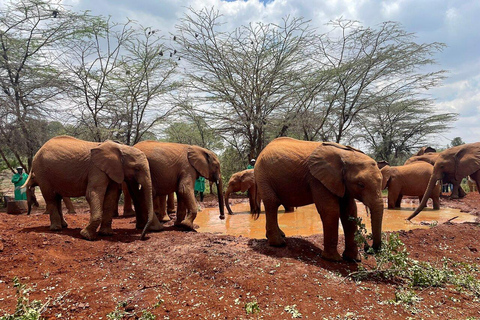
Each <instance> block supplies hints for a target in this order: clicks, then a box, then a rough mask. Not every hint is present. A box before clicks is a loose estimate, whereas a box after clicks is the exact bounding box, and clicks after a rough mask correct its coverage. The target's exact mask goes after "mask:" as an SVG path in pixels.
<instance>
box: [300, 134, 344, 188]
mask: <svg viewBox="0 0 480 320" xmlns="http://www.w3.org/2000/svg"><path fill="white" fill-rule="evenodd" d="M338 146H341V145H338ZM338 146H337V145H336V144H332V143H322V144H321V145H320V146H318V147H317V148H316V149H315V150H313V152H312V153H311V154H310V156H309V157H308V160H307V163H308V168H309V170H310V173H311V174H312V176H314V177H315V178H316V179H318V180H319V181H320V182H321V183H322V184H323V185H324V186H325V187H326V188H327V189H328V190H329V191H330V192H332V193H333V194H335V195H336V196H338V197H343V196H344V195H345V181H344V168H345V163H344V161H343V159H342V153H343V152H344V151H343V152H342V149H343V150H349V149H347V148H346V147H343V146H341V147H343V148H339V147H338Z"/></svg>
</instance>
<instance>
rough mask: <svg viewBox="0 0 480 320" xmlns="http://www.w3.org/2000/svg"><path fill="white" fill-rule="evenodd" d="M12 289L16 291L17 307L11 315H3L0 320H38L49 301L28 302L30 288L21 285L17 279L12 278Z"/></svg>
mask: <svg viewBox="0 0 480 320" xmlns="http://www.w3.org/2000/svg"><path fill="white" fill-rule="evenodd" d="M13 287H14V288H16V290H17V293H16V295H17V306H16V308H15V312H14V313H13V314H11V315H3V316H1V317H0V320H40V319H43V318H42V317H41V314H42V312H43V311H45V309H46V307H47V306H48V304H49V303H50V299H48V300H47V302H45V303H43V304H42V302H41V301H38V300H33V301H30V297H29V296H30V292H31V291H32V289H31V288H28V287H27V286H26V285H25V284H22V283H21V282H20V280H18V278H17V277H14V278H13Z"/></svg>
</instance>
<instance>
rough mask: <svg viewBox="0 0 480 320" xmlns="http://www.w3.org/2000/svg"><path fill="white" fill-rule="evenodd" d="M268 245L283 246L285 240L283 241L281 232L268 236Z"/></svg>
mask: <svg viewBox="0 0 480 320" xmlns="http://www.w3.org/2000/svg"><path fill="white" fill-rule="evenodd" d="M267 239H268V245H269V246H272V247H285V246H286V245H287V242H286V241H285V239H284V237H283V236H282V235H281V234H277V235H272V236H268V235H267Z"/></svg>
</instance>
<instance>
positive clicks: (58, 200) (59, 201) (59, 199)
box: [55, 195, 68, 228]
mask: <svg viewBox="0 0 480 320" xmlns="http://www.w3.org/2000/svg"><path fill="white" fill-rule="evenodd" d="M55 204H56V205H57V211H58V215H59V216H60V221H61V224H62V228H66V227H68V224H67V221H65V218H64V217H63V211H62V197H61V196H60V195H56V196H55Z"/></svg>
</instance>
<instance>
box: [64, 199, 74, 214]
mask: <svg viewBox="0 0 480 320" xmlns="http://www.w3.org/2000/svg"><path fill="white" fill-rule="evenodd" d="M62 199H63V203H65V207H67V210H68V211H67V212H68V213H76V212H75V207H74V206H73V203H72V200H70V198H69V197H63V198H62Z"/></svg>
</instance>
